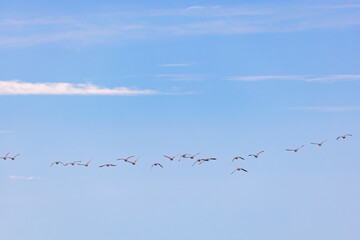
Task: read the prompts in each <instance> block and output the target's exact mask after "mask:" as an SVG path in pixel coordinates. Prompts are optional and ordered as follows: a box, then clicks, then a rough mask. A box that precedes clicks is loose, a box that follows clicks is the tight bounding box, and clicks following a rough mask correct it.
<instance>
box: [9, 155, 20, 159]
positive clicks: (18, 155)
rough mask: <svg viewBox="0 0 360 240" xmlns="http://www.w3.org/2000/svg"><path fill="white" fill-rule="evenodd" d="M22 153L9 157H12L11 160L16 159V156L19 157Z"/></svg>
mask: <svg viewBox="0 0 360 240" xmlns="http://www.w3.org/2000/svg"><path fill="white" fill-rule="evenodd" d="M19 155H20V154H16V155H15V156H13V157H8V158H10V159H11V160H15V158H16V157H17V156H19Z"/></svg>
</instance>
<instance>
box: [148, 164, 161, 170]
mask: <svg viewBox="0 0 360 240" xmlns="http://www.w3.org/2000/svg"><path fill="white" fill-rule="evenodd" d="M154 166H159V167H161V168H163V166H162V165H161V164H160V163H154V164H153V165H151V169H152V168H153V167H154Z"/></svg>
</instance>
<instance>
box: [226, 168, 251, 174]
mask: <svg viewBox="0 0 360 240" xmlns="http://www.w3.org/2000/svg"><path fill="white" fill-rule="evenodd" d="M236 171H244V172H248V171H247V170H246V169H245V168H237V169H235V170H234V171H233V172H232V173H231V174H230V175H233V174H234V172H236Z"/></svg>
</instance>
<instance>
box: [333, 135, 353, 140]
mask: <svg viewBox="0 0 360 240" xmlns="http://www.w3.org/2000/svg"><path fill="white" fill-rule="evenodd" d="M348 136H349V137H351V136H352V135H351V134H345V135H343V136H339V137H337V138H336V140H339V139H340V138H342V139H345V138H346V137H348Z"/></svg>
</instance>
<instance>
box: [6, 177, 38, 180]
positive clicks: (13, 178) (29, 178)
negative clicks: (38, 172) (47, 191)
mask: <svg viewBox="0 0 360 240" xmlns="http://www.w3.org/2000/svg"><path fill="white" fill-rule="evenodd" d="M9 178H10V179H12V180H40V179H42V178H41V177H35V176H9Z"/></svg>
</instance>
